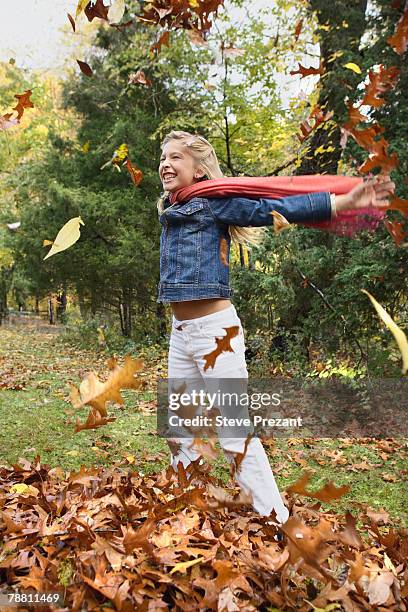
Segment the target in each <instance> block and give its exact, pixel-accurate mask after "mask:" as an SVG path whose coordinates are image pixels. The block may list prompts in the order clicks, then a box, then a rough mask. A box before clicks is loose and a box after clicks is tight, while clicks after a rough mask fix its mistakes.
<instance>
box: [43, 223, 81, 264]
mask: <svg viewBox="0 0 408 612" xmlns="http://www.w3.org/2000/svg"><path fill="white" fill-rule="evenodd" d="M80 225H84V222H83V221H82V219H81V217H74V218H73V219H70V220H69V221H67V223H66V224H65V225H64V227H62V228H61V229H60V231H59V232H58V234H57V237H56V238H55V240H54V242H53V245H52V247H51V249H50V250H49V251H48V253H47V255H46V256H45V257H44V259H47V258H48V257H51V255H55V254H56V253H60V252H61V251H65V249H68V248H69V247H70V246H72V245H73V244H75V242H76V241H77V240H78V239H79V237H80V236H81V232H80V231H79V226H80Z"/></svg>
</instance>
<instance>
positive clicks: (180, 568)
mask: <svg viewBox="0 0 408 612" xmlns="http://www.w3.org/2000/svg"><path fill="white" fill-rule="evenodd" d="M201 561H204V557H198V559H193V560H192V561H183V562H181V563H177V564H176V565H175V566H174V567H173V569H172V570H171V571H170V572H169V574H174V572H185V571H186V570H187V569H188V568H189V567H191V566H192V565H195V564H196V563H201Z"/></svg>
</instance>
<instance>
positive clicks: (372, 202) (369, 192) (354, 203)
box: [336, 175, 395, 211]
mask: <svg viewBox="0 0 408 612" xmlns="http://www.w3.org/2000/svg"><path fill="white" fill-rule="evenodd" d="M394 189H395V183H394V182H393V181H391V180H390V177H389V176H383V175H379V176H376V177H375V178H373V179H370V180H369V181H364V182H363V183H360V184H359V185H357V186H356V187H354V189H352V190H351V191H349V192H348V193H346V194H344V195H336V209H337V211H340V210H347V209H348V210H350V209H358V208H367V207H369V206H372V207H374V208H384V207H387V206H388V205H389V199H388V198H389V196H391V195H392V194H393V193H394Z"/></svg>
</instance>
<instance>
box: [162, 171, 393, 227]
mask: <svg viewBox="0 0 408 612" xmlns="http://www.w3.org/2000/svg"><path fill="white" fill-rule="evenodd" d="M362 180H363V179H362V178H359V177H355V176H338V175H330V174H321V175H319V174H314V175H305V176H256V177H250V176H238V177H224V178H219V179H209V180H205V181H200V182H198V183H195V184H194V185H190V186H189V187H183V188H182V189H178V190H177V191H175V192H174V193H172V194H171V195H170V202H171V204H174V203H175V202H186V201H188V200H191V199H192V198H193V197H197V196H201V197H207V198H208V197H214V198H226V197H231V196H238V197H239V196H241V197H247V198H252V199H254V198H275V199H280V198H283V197H285V196H291V195H301V194H307V193H316V192H319V191H328V192H330V193H335V194H338V195H340V194H343V193H347V192H348V191H350V190H351V189H353V187H355V186H356V185H357V184H358V183H361V182H362ZM385 212H386V210H378V209H377V208H374V207H370V208H360V209H358V210H355V209H353V210H344V211H340V212H338V213H337V216H336V217H335V218H333V219H331V220H330V221H316V222H314V223H302V225H305V226H307V227H315V228H318V229H321V230H325V231H328V232H333V233H335V234H339V235H341V236H354V234H356V233H357V232H358V231H360V230H369V231H375V230H376V229H377V228H378V225H379V223H380V221H381V220H382V219H383V218H384V215H385Z"/></svg>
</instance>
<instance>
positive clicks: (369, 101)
mask: <svg viewBox="0 0 408 612" xmlns="http://www.w3.org/2000/svg"><path fill="white" fill-rule="evenodd" d="M399 73H400V71H399V69H398V68H397V67H396V66H390V67H389V68H384V66H383V65H382V64H380V66H379V68H378V69H377V70H376V71H374V70H370V71H369V73H368V79H369V82H368V83H367V85H366V86H365V88H364V91H365V93H364V97H363V100H362V102H361V105H362V106H363V105H368V106H373V107H374V108H378V107H379V106H382V105H383V104H385V100H384V98H382V97H381V96H382V95H383V94H384V93H385V92H387V91H388V90H390V89H392V88H393V87H395V84H396V82H397V80H398V77H399Z"/></svg>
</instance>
